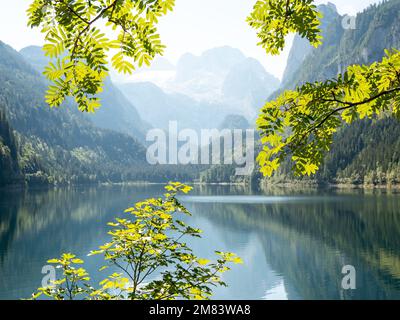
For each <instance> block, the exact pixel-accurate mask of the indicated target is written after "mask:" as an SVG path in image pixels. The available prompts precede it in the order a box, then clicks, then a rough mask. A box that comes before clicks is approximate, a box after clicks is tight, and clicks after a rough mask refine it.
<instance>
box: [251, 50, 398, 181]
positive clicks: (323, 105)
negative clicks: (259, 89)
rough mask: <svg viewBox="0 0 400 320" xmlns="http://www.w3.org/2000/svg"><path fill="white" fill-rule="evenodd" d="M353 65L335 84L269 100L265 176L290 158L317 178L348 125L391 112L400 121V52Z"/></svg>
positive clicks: (264, 123) (264, 121) (262, 125)
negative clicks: (337, 136)
mask: <svg viewBox="0 0 400 320" xmlns="http://www.w3.org/2000/svg"><path fill="white" fill-rule="evenodd" d="M386 54H387V56H386V57H385V58H383V60H382V61H381V62H375V63H373V64H371V65H370V66H359V65H353V66H350V67H349V68H348V69H347V71H346V72H345V73H344V74H343V75H340V76H339V77H338V78H337V79H335V80H328V81H325V82H316V83H313V84H311V83H306V84H304V85H303V86H301V87H299V88H297V89H296V90H295V91H290V90H288V91H286V92H284V93H283V94H281V95H280V96H279V97H278V98H277V99H276V100H274V101H270V102H268V103H267V104H266V105H265V106H264V108H263V109H262V113H261V115H260V117H259V118H258V120H257V126H258V128H259V129H260V130H261V136H262V138H261V142H262V144H263V150H262V151H261V152H260V154H259V156H258V162H259V164H260V167H261V172H262V173H263V174H264V175H266V176H271V175H272V174H273V173H274V172H275V171H276V170H277V169H278V168H279V167H280V165H281V163H282V162H283V161H284V160H285V159H286V158H289V157H290V158H291V160H292V162H293V168H294V171H295V172H296V173H297V174H298V175H311V174H315V173H316V171H317V170H318V168H319V167H320V165H321V163H322V161H323V158H324V155H325V154H326V153H327V151H329V147H330V145H331V144H332V142H333V135H334V133H336V132H337V131H338V129H339V128H340V127H342V125H343V123H344V122H345V123H349V124H350V123H352V122H354V121H355V120H357V119H364V118H373V117H375V116H379V115H382V114H384V113H386V112H389V113H390V114H393V115H395V116H396V117H400V95H399V92H400V53H399V52H398V51H393V52H389V51H387V52H386Z"/></svg>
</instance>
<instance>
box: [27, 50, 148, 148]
mask: <svg viewBox="0 0 400 320" xmlns="http://www.w3.org/2000/svg"><path fill="white" fill-rule="evenodd" d="M20 53H21V54H22V55H23V56H24V57H25V59H26V60H27V61H28V62H29V63H30V64H31V65H32V66H33V67H35V69H36V70H37V71H38V72H40V73H42V71H43V70H44V67H45V66H46V65H47V63H48V59H47V58H46V57H45V56H44V54H43V51H42V48H41V47H37V46H30V47H26V48H24V49H22V50H21V51H20ZM99 97H100V99H101V103H102V105H101V107H100V108H99V109H98V110H97V111H96V112H95V113H94V114H87V115H85V116H86V118H87V119H88V120H89V121H91V122H92V123H93V124H94V125H95V126H96V127H99V128H103V129H110V130H114V131H117V132H121V133H126V134H130V135H132V136H133V137H135V138H137V139H139V140H140V141H144V136H145V132H146V131H147V130H148V129H149V128H150V125H148V124H147V123H145V122H144V121H143V120H142V119H141V118H140V116H139V113H138V112H137V110H136V108H135V106H134V105H132V104H131V103H130V102H129V101H128V100H127V99H126V97H125V96H124V95H123V94H122V93H121V92H120V91H119V89H118V88H117V87H115V86H114V84H113V83H112V81H111V80H110V79H109V78H107V79H106V81H105V84H104V90H103V92H102V93H101V94H99Z"/></svg>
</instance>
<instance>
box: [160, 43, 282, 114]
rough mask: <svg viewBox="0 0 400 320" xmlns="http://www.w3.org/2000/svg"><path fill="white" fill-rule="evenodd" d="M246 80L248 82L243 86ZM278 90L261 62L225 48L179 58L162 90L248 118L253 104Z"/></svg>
mask: <svg viewBox="0 0 400 320" xmlns="http://www.w3.org/2000/svg"><path fill="white" fill-rule="evenodd" d="M248 80H250V81H251V82H250V83H246V81H248ZM278 87H279V80H278V79H276V78H275V77H273V76H272V75H270V74H269V73H268V72H267V71H266V70H265V68H264V67H263V66H262V65H261V63H259V62H258V61H257V60H255V59H252V58H248V57H246V56H245V55H244V54H243V53H242V52H241V51H240V50H239V49H235V48H232V47H229V46H225V47H219V48H214V49H210V50H207V51H205V52H204V53H202V54H201V55H200V56H195V55H193V54H190V53H187V54H185V55H183V56H182V57H181V59H180V60H179V62H178V65H177V69H176V76H175V78H174V79H173V80H171V81H169V82H168V83H167V84H166V86H165V89H166V90H167V91H168V92H176V93H180V94H184V95H186V96H189V97H190V98H192V99H193V100H196V101H201V102H213V103H218V104H225V105H227V106H228V105H229V107H230V108H231V111H232V112H233V113H237V110H239V112H241V113H242V114H244V115H245V116H247V117H248V118H252V117H253V116H254V108H255V104H257V103H258V102H259V101H260V100H262V102H264V101H265V99H266V98H267V97H268V95H269V94H270V93H271V92H273V91H275V90H276V89H277V88H278ZM261 91H262V92H263V93H261ZM233 94H234V95H233ZM260 97H262V99H260ZM257 107H259V105H257ZM234 109H236V110H234ZM246 112H247V114H246Z"/></svg>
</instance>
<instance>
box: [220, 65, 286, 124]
mask: <svg viewBox="0 0 400 320" xmlns="http://www.w3.org/2000/svg"><path fill="white" fill-rule="evenodd" d="M279 84H280V83H279V79H277V78H276V77H274V76H272V75H271V74H269V73H268V72H267V71H265V69H264V67H263V66H262V65H261V63H260V62H259V61H257V60H256V59H253V58H247V59H244V60H243V61H241V62H240V63H238V64H236V65H235V66H233V67H232V68H231V70H230V71H229V73H228V75H227V76H226V78H225V80H224V83H223V85H222V94H223V97H224V100H225V103H226V104H229V105H231V106H235V108H236V109H243V110H244V113H245V114H247V115H248V117H249V118H250V119H252V118H254V117H255V116H256V114H257V110H258V108H260V106H262V105H264V104H265V102H266V101H267V99H268V97H269V95H270V94H271V93H272V92H274V91H275V90H276V89H277V88H279Z"/></svg>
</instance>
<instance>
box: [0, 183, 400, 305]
mask: <svg viewBox="0 0 400 320" xmlns="http://www.w3.org/2000/svg"><path fill="white" fill-rule="evenodd" d="M162 191H163V187H162V186H136V187H98V188H78V189H67V190H65V189H59V190H50V191H49V190H41V191H32V190H31V191H29V192H27V191H26V192H6V191H2V192H0V299H18V298H26V297H29V296H30V294H31V293H32V292H33V291H34V289H35V288H37V287H39V286H40V285H41V279H42V276H43V275H42V274H41V270H42V267H43V265H45V264H46V261H47V260H48V259H49V258H54V257H58V256H59V254H60V253H62V252H73V253H75V254H77V255H78V256H80V257H83V258H85V260H86V265H85V267H86V269H87V270H88V271H89V272H90V273H91V274H92V276H94V279H95V280H99V279H101V276H102V275H101V274H100V275H98V272H97V266H98V263H100V262H99V258H93V257H86V254H87V253H88V252H89V251H90V250H92V249H96V248H97V246H98V245H101V244H103V243H105V242H106V241H107V240H108V239H109V238H108V235H107V230H108V227H107V226H106V223H107V222H109V221H112V220H113V218H114V217H115V215H116V214H118V213H121V212H123V210H124V209H125V208H127V207H128V206H130V205H131V204H133V203H134V202H135V201H138V200H143V199H145V198H148V197H152V196H157V195H161V194H162ZM182 201H183V202H184V204H185V205H186V206H187V207H188V208H189V210H190V211H191V212H192V213H193V217H191V218H189V219H188V222H189V223H190V224H191V225H192V226H195V227H199V228H201V229H203V231H204V234H203V239H202V240H197V239H196V240H194V241H191V245H192V247H193V248H194V250H195V252H196V253H197V254H198V255H199V256H202V257H204V258H212V257H213V250H214V249H215V250H222V251H231V252H235V253H237V254H238V255H239V256H240V257H242V259H243V261H244V265H239V266H235V267H234V268H233V269H232V271H230V272H229V273H227V274H226V275H225V276H224V280H225V281H226V282H227V283H228V285H229V287H228V288H218V289H216V290H215V295H214V298H215V299H400V194H396V193H389V192H378V191H375V192H374V191H329V190H328V191H313V190H308V191H291V190H288V189H276V190H272V191H268V192H263V193H259V192H252V191H248V190H246V189H241V188H237V187H228V186H226V187H221V186H218V187H217V186H213V187H211V186H210V187H197V188H196V189H195V190H194V192H193V193H192V194H191V195H190V196H186V197H182ZM100 261H101V260H100ZM344 265H353V266H354V267H355V268H356V271H357V278H356V283H357V289H356V290H350V291H345V290H343V289H342V287H341V282H342V278H343V275H342V274H341V271H342V267H343V266H344ZM103 275H108V273H107V272H106V273H105V274H103Z"/></svg>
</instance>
